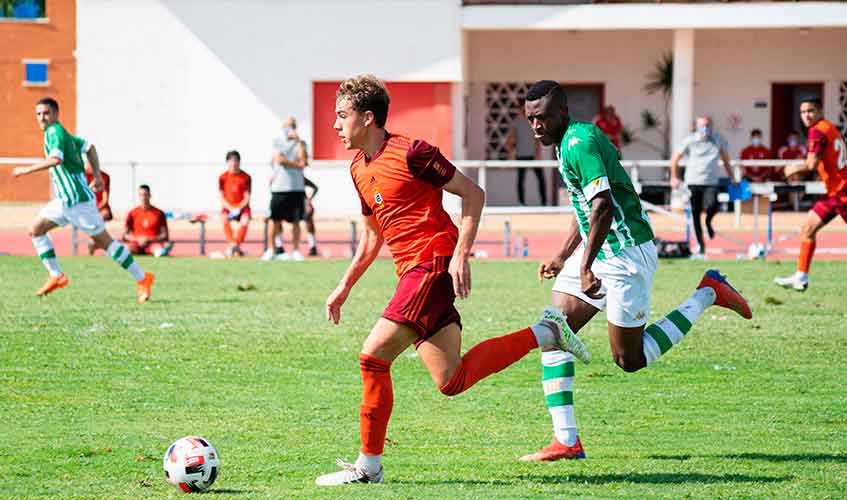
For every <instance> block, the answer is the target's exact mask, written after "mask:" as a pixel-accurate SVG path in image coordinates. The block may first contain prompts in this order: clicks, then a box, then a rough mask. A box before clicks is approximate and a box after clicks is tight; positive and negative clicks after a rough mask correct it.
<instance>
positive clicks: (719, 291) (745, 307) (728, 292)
mask: <svg viewBox="0 0 847 500" xmlns="http://www.w3.org/2000/svg"><path fill="white" fill-rule="evenodd" d="M706 287H709V288H711V289H712V290H714V291H715V305H716V306H721V307H725V308H727V309H731V310H733V311H735V312H737V313H738V314H740V315H741V317H742V318H744V319H750V318H752V317H753V312H752V311H751V310H750V305H749V304H747V299H745V298H744V297H743V296H742V295H741V294H740V293H738V291H737V290H736V289H735V288H733V287H732V285H730V284H729V281H727V280H726V277H725V276H721V273H720V272H718V270H717V269H709V270H708V271H706V274H704V275H703V279H702V280H700V284H699V285H697V289H698V290H699V289H700V288H706Z"/></svg>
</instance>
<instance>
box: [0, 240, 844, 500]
mask: <svg viewBox="0 0 847 500" xmlns="http://www.w3.org/2000/svg"><path fill="white" fill-rule="evenodd" d="M62 263H63V264H64V266H65V269H66V271H67V272H68V274H69V276H70V277H71V285H70V287H68V288H66V289H64V290H61V291H59V292H57V293H56V294H55V295H53V296H51V297H48V298H44V299H37V298H35V297H33V296H32V293H33V291H34V290H35V289H36V288H37V287H38V286H39V285H40V284H41V282H42V280H43V279H44V271H43V269H42V268H41V265H40V263H39V262H38V261H37V260H36V259H34V258H14V257H0V283H2V290H3V292H2V298H0V325H2V328H1V329H0V333H1V334H2V338H0V496H3V497H6V498H30V497H50V498H60V497H62V498H163V497H165V498H168V497H170V498H175V497H182V494H181V493H179V492H177V491H176V490H175V489H173V488H172V487H171V486H170V485H168V484H166V483H165V481H164V475H163V473H162V468H161V457H162V455H163V453H164V451H165V449H166V448H167V446H168V445H169V444H170V443H171V442H172V441H174V440H175V439H177V438H179V437H181V436H183V435H188V434H198V435H202V436H204V437H206V438H208V439H209V440H211V441H212V442H213V443H214V444H215V445H216V446H217V448H218V450H219V451H220V453H221V457H222V472H221V475H220V477H219V480H218V482H217V483H216V484H215V485H214V487H213V488H212V491H213V492H217V493H218V494H220V497H221V498H237V499H238V498H356V497H365V496H367V497H369V498H372V499H377V498H450V499H453V498H486V499H487V498H565V497H567V496H575V497H630V498H647V497H654V498H682V497H705V498H715V497H782V498H801V497H806V498H828V497H831V498H836V497H843V495H844V492H845V491H847V432H846V431H847V397H845V387H847V368H845V362H844V359H845V354H847V348H845V336H844V335H845V334H844V325H845V319H847V318H845V316H847V306H845V302H844V295H843V276H844V274H845V273H844V271H845V264H844V263H841V262H816V263H815V265H814V275H813V279H814V281H813V287H812V288H811V289H810V290H809V291H808V292H806V293H805V294H798V293H796V292H789V291H784V290H781V289H777V288H776V287H774V286H773V285H771V284H770V280H771V279H772V277H773V276H774V275H776V274H782V273H787V272H790V270H791V266H790V265H788V264H782V265H779V264H775V263H766V262H754V263H749V262H748V263H736V262H729V263H721V267H722V268H723V270H724V272H726V273H727V274H728V275H729V276H730V278H731V279H732V280H733V281H734V282H735V283H736V284H737V285H738V286H739V287H740V288H742V289H743V291H744V292H745V294H746V295H747V296H748V297H750V298H751V302H752V306H753V309H754V314H755V318H754V319H753V320H752V321H750V322H744V321H742V320H740V319H739V318H737V317H736V316H734V315H733V314H731V313H728V312H727V311H725V310H721V309H711V310H709V311H707V312H706V314H705V315H704V316H703V317H702V318H701V320H700V321H699V322H698V323H697V324H696V325H695V326H694V328H693V329H692V331H691V333H690V334H689V335H688V337H687V338H686V339H685V340H684V341H683V342H682V343H681V344H680V345H679V346H677V347H676V348H674V349H673V350H672V351H671V352H670V353H668V354H667V355H666V356H665V357H664V358H663V359H662V360H661V361H660V362H659V363H657V364H656V365H654V366H651V367H650V368H648V369H645V370H643V371H642V372H639V373H636V374H626V373H624V372H623V371H621V370H620V369H618V368H617V367H616V366H615V365H614V364H613V363H612V361H611V359H610V356H609V348H608V340H607V338H606V325H605V320H604V319H603V317H602V315H601V316H598V318H596V319H595V320H594V321H592V322H591V323H590V324H589V326H588V327H587V328H586V329H585V330H584V331H583V333H582V336H583V337H584V338H585V339H586V343H587V344H588V346H589V347H590V348H591V349H592V351H593V354H594V361H593V362H592V364H591V365H589V366H578V367H577V374H576V383H575V404H576V412H577V420H578V423H579V426H580V435H581V437H582V440H583V444H584V445H585V447H586V451H587V454H588V457H589V459H588V460H583V461H578V462H558V463H547V464H523V463H519V462H518V461H516V458H517V457H518V456H520V455H522V454H524V453H528V452H531V451H534V450H535V449H536V448H538V447H539V446H541V445H543V444H546V443H547V442H548V440H549V437H550V422H549V416H548V414H547V410H546V408H545V407H544V399H543V394H542V391H541V387H540V380H539V379H540V371H541V370H540V366H539V365H540V363H539V355H538V354H537V353H531V354H530V355H529V356H527V358H526V359H524V360H521V361H520V362H518V363H517V364H515V365H514V366H512V367H510V368H509V369H507V370H506V371H504V372H502V373H499V374H496V375H494V376H492V377H491V378H490V379H488V380H484V381H482V382H481V383H479V384H478V385H477V386H475V387H474V388H473V389H471V390H470V391H469V392H467V393H465V394H462V395H460V396H458V397H455V398H446V397H444V396H442V395H441V394H440V393H439V392H438V391H437V389H436V388H435V387H434V386H433V384H432V382H431V380H430V379H429V376H428V375H427V373H426V370H425V369H424V367H423V366H422V365H421V364H420V362H419V361H418V360H417V359H416V358H415V356H414V353H413V352H408V353H405V354H403V355H401V357H400V358H398V360H397V361H396V362H395V363H394V365H393V369H392V374H393V378H394V384H395V399H396V402H395V408H394V414H393V417H392V421H391V426H390V427H389V430H388V435H389V439H390V441H389V445H388V446H387V448H386V454H385V465H386V480H387V481H388V482H387V483H386V484H385V485H383V486H376V487H369V486H358V487H352V488H347V489H330V490H325V489H317V488H316V487H315V486H313V481H314V478H315V476H317V475H318V474H320V473H324V472H329V471H332V470H334V464H333V462H334V459H335V458H336V457H344V458H346V459H350V460H352V459H353V458H354V457H355V453H356V450H357V447H358V422H357V415H358V404H359V390H360V388H359V370H358V362H357V353H358V349H359V347H360V346H361V343H362V341H363V339H364V337H365V335H366V334H367V332H368V331H369V329H370V327H371V325H372V324H373V322H374V321H375V320H376V318H377V317H378V315H379V313H380V312H381V310H382V308H383V307H384V305H385V303H386V301H387V299H388V298H389V296H390V294H391V292H392V291H393V285H394V281H395V278H394V276H393V270H392V267H391V265H390V263H389V262H384V261H381V262H378V263H376V264H375V265H374V267H373V268H372V269H371V270H370V272H369V273H368V274H367V275H366V276H365V278H364V279H363V281H362V282H361V283H360V284H359V285H358V286H357V287H356V289H355V290H354V292H353V294H352V296H351V298H350V300H349V302H348V304H347V305H346V306H345V309H344V317H343V321H342V324H341V326H339V327H333V326H331V325H330V324H328V323H326V322H325V321H324V318H323V303H324V299H325V297H326V295H327V294H328V292H329V291H330V290H332V288H333V287H334V285H335V283H336V280H337V279H338V277H339V276H340V274H341V273H342V271H343V269H344V266H345V265H346V263H345V262H310V263H303V264H291V265H286V264H282V263H280V264H277V263H270V264H269V263H261V262H257V261H252V260H249V261H247V260H245V261H210V260H195V259H173V260H168V261H164V260H163V261H151V260H144V259H142V265H143V266H145V267H148V268H150V269H151V270H153V271H154V272H156V273H157V284H156V287H155V291H154V301H153V302H151V303H149V304H146V305H144V306H138V305H137V304H135V302H134V288H133V285H132V282H131V280H130V279H129V277H128V276H127V275H126V274H125V273H124V272H123V271H121V270H120V269H118V268H116V267H115V266H114V265H113V264H110V263H109V262H108V261H107V260H105V259H103V258H93V259H92V258H77V259H71V258H66V259H62ZM702 267H703V266H702V265H701V264H699V263H689V262H662V263H661V264H660V269H659V272H658V274H657V279H656V282H655V285H654V288H653V307H652V314H651V319H655V318H657V317H658V316H659V315H661V314H664V313H666V312H668V311H670V310H671V309H673V308H674V307H675V306H676V305H677V304H678V303H679V302H680V301H681V300H682V299H684V298H685V296H686V295H687V294H688V292H689V290H691V289H692V287H693V286H694V285H695V284H696V283H697V281H698V280H699V275H700V273H701V272H702ZM534 269H535V263H534V262H531V261H523V262H512V263H503V262H475V263H474V264H473V270H474V286H475V288H474V290H473V293H472V295H471V298H470V300H468V301H465V302H464V303H461V304H460V305H459V308H460V310H461V311H462V313H463V321H464V325H465V331H466V334H465V339H464V346H465V349H468V348H469V347H470V346H472V345H473V344H475V343H476V342H478V341H480V340H482V339H485V338H487V337H491V336H495V335H500V334H503V333H506V332H509V331H512V330H515V329H518V328H521V327H523V326H526V325H527V324H528V323H530V322H532V321H533V320H534V319H535V317H536V316H537V314H538V313H539V312H540V310H541V309H542V308H543V307H544V306H545V305H546V304H547V303H548V302H549V293H550V292H549V290H550V286H549V284H547V285H539V284H538V283H537V282H536V281H535V279H534V277H533V271H534ZM244 282H251V283H253V284H255V285H256V290H255V291H248V292H240V291H237V289H236V288H237V285H238V284H239V283H244ZM778 302H781V304H779V303H778Z"/></svg>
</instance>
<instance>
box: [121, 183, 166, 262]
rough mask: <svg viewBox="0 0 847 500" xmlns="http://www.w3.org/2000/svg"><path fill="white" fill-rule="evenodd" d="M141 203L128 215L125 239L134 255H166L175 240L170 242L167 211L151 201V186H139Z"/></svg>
mask: <svg viewBox="0 0 847 500" xmlns="http://www.w3.org/2000/svg"><path fill="white" fill-rule="evenodd" d="M138 199H139V200H140V203H139V205H138V206H137V207H135V208H133V209H132V210H130V212H129V214H127V216H126V223H125V226H124V227H125V229H124V235H123V240H124V241H125V242H126V247H127V248H128V249H129V251H130V252H131V253H132V254H133V255H152V256H153V257H166V256H167V255H168V254H169V253H170V251H171V248H173V246H174V244H173V242H169V241H168V239H169V235H168V219H167V218H166V217H165V212H162V211H161V210H159V209H158V208H156V207H154V206H153V205H152V204H151V203H150V186H148V185H147V184H142V185H140V186H138Z"/></svg>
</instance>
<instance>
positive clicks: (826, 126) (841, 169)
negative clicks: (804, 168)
mask: <svg viewBox="0 0 847 500" xmlns="http://www.w3.org/2000/svg"><path fill="white" fill-rule="evenodd" d="M809 152H810V153H815V154H817V155H818V156H819V157H820V158H821V161H820V162H818V165H817V168H818V174H820V176H821V180H822V181H823V183H824V185H825V186H826V194H827V196H837V195H841V196H842V197H843V198H844V199H845V200H847V148H845V146H844V138H843V137H841V132H839V131H838V128H836V126H835V125H833V124H832V123H831V122H829V121H827V120H824V119H821V120H820V121H818V122H817V123H816V124H814V125H813V126H812V127H809Z"/></svg>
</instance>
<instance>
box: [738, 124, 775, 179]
mask: <svg viewBox="0 0 847 500" xmlns="http://www.w3.org/2000/svg"><path fill="white" fill-rule="evenodd" d="M741 159H742V160H770V159H773V154H772V153H771V150H770V148H769V147H767V146H765V145H764V144H762V131H761V130H759V129H757V128H754V129H753V130H752V131H751V132H750V145H749V146H747V147H746V148H744V149H742V150H741ZM773 170H774V169H772V168H770V167H744V177H745V178H747V179H749V180H751V181H753V182H765V181H767V180H768V179H771V178H772V177H773V175H772V174H773Z"/></svg>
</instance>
